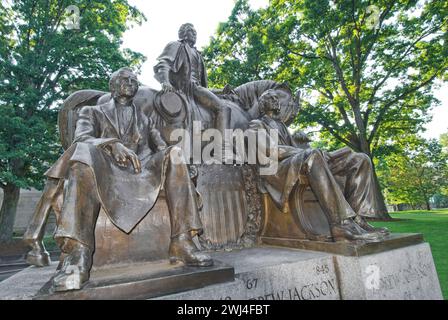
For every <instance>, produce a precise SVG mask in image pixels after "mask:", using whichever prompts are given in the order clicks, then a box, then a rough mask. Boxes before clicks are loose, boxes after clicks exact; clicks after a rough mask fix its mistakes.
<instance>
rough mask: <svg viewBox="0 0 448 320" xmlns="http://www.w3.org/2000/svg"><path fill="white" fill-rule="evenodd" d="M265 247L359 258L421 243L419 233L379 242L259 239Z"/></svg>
mask: <svg viewBox="0 0 448 320" xmlns="http://www.w3.org/2000/svg"><path fill="white" fill-rule="evenodd" d="M261 242H262V243H264V244H266V245H272V246H280V247H288V248H296V249H304V250H313V251H320V252H327V253H333V254H337V255H343V256H353V257H361V256H365V255H368V254H374V253H380V252H384V251H388V250H393V249H396V248H403V247H406V246H410V245H415V244H419V243H422V242H423V235H422V234H421V233H394V234H390V235H388V236H387V237H385V239H383V240H381V241H379V242H362V241H359V242H357V241H354V242H350V243H347V242H324V241H310V240H301V239H287V238H274V237H261Z"/></svg>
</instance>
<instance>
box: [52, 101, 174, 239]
mask: <svg viewBox="0 0 448 320" xmlns="http://www.w3.org/2000/svg"><path fill="white" fill-rule="evenodd" d="M132 107H133V108H134V113H133V119H132V121H131V122H130V124H129V127H128V128H127V130H126V132H125V134H124V135H123V136H120V133H119V130H118V122H117V114H116V109H115V101H114V100H111V101H110V102H108V103H105V104H102V105H98V106H87V107H84V108H83V109H82V110H81V111H80V114H79V118H78V121H77V123H76V131H75V140H74V142H73V144H72V145H71V146H70V148H69V149H68V150H67V151H66V152H65V153H64V154H63V155H62V156H61V157H60V158H59V160H58V161H57V162H56V163H55V164H54V165H53V166H52V167H51V168H50V169H49V170H48V171H47V172H46V176H48V177H51V178H58V179H65V178H66V177H67V175H68V171H69V168H70V164H71V163H72V162H81V163H83V164H86V165H87V166H89V167H90V168H91V169H92V172H93V175H94V177H95V182H96V190H86V192H97V193H98V197H99V199H100V202H101V205H102V207H103V209H104V210H105V212H106V213H107V215H108V216H109V218H110V219H111V221H112V222H113V223H114V224H115V225H116V226H117V227H118V228H120V229H121V230H123V231H124V232H127V233H129V232H130V231H131V230H132V229H133V228H134V227H135V226H136V225H137V224H138V222H139V221H140V220H141V219H143V218H144V216H145V215H146V214H147V213H148V212H149V211H150V210H151V208H152V207H153V206H154V203H155V201H156V200H157V197H158V195H159V192H160V190H161V188H162V186H163V183H164V179H165V172H166V163H167V161H166V160H167V157H168V152H169V151H170V148H168V149H164V150H163V151H158V152H155V153H154V152H153V150H152V149H151V145H150V143H152V144H154V146H153V147H154V148H157V149H162V148H163V147H164V146H165V143H164V142H163V140H162V139H161V137H160V134H159V132H158V131H157V130H155V129H154V126H153V123H152V120H151V119H150V118H148V117H147V116H146V115H144V113H143V112H141V110H140V109H139V108H137V107H136V106H135V105H133V106H132ZM116 141H120V142H122V143H123V144H124V145H125V146H126V147H127V148H129V149H131V150H132V151H134V152H135V153H136V154H137V156H138V158H139V159H140V161H141V164H142V172H141V173H139V174H136V173H134V168H133V167H132V165H131V164H129V165H128V167H126V168H122V167H119V166H118V165H117V164H116V162H115V160H114V159H113V158H112V156H111V155H110V153H109V151H108V150H107V149H106V148H105V146H106V145H108V144H110V143H113V142H116Z"/></svg>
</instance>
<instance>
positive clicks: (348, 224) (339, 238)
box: [331, 219, 383, 242]
mask: <svg viewBox="0 0 448 320" xmlns="http://www.w3.org/2000/svg"><path fill="white" fill-rule="evenodd" d="M331 234H332V235H333V240H334V241H335V242H350V241H358V240H361V241H366V242H379V241H381V240H383V237H382V236H381V235H380V234H379V233H376V232H367V231H364V230H362V229H361V228H360V227H359V226H358V225H356V223H355V222H354V221H353V220H351V219H347V220H345V221H343V222H342V223H341V224H339V225H333V226H331Z"/></svg>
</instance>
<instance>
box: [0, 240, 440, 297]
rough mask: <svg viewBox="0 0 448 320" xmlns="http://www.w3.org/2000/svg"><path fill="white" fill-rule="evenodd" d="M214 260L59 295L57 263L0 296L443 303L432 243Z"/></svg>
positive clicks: (106, 280)
mask: <svg viewBox="0 0 448 320" xmlns="http://www.w3.org/2000/svg"><path fill="white" fill-rule="evenodd" d="M403 244H404V243H403ZM378 250H379V249H378ZM213 258H214V259H215V262H216V264H217V266H216V267H214V268H217V269H213V268H210V269H209V270H206V269H208V268H184V267H181V266H177V267H172V266H171V267H170V266H169V264H168V263H167V262H164V263H159V264H158V265H157V264H156V263H150V264H146V263H144V264H133V265H131V266H130V265H128V266H127V267H125V266H123V267H118V268H114V269H109V270H108V272H107V273H106V272H105V271H102V272H99V271H98V270H95V271H94V272H92V278H91V282H90V283H88V284H87V286H86V287H85V288H84V289H83V290H81V291H74V292H69V293H62V294H56V295H49V294H48V289H46V288H45V287H44V288H43V289H42V287H43V286H44V285H45V284H46V283H47V282H48V281H49V279H50V278H51V276H52V275H53V274H54V271H55V268H56V265H52V266H51V267H47V268H34V267H30V268H28V269H26V270H24V271H22V272H20V273H18V274H16V275H14V276H12V277H11V278H9V279H7V280H5V281H4V282H2V283H0V299H32V298H39V299H95V298H101V299H116V298H121V299H142V298H150V297H153V298H156V299H163V300H165V299H175V300H205V299H257V300H273V299H275V300H319V299H332V300H338V299H344V300H349V299H353V300H366V299H367V300H370V299H389V300H395V299H397V300H402V299H433V300H438V299H442V293H441V289H440V285H439V281H438V277H437V273H436V270H435V267H434V262H433V259H432V255H431V250H430V247H429V245H428V244H427V243H419V244H415V245H406V246H404V247H401V248H395V249H390V248H389V250H386V251H385V250H379V251H378V252H376V253H372V254H365V255H358V256H354V255H352V256H343V255H335V254H331V253H324V252H316V251H307V250H300V249H291V248H280V247H269V246H265V247H258V248H252V249H244V250H234V251H231V252H215V253H213ZM156 265H157V266H156ZM227 265H229V266H231V267H233V268H234V270H235V277H234V278H233V269H232V268H230V269H229V268H228V267H226V266H227ZM187 269H189V270H187ZM150 270H152V271H150ZM151 272H152V275H150V273H151ZM201 273H202V274H201ZM130 275H131V276H130ZM233 279H234V280H233ZM211 281H215V282H211ZM225 281H227V282H225ZM193 288H195V289H193ZM192 289H193V290H192ZM45 290H47V293H46V294H45ZM185 290H189V291H185ZM39 291H40V292H39ZM174 292H178V293H174ZM170 293H171V294H170Z"/></svg>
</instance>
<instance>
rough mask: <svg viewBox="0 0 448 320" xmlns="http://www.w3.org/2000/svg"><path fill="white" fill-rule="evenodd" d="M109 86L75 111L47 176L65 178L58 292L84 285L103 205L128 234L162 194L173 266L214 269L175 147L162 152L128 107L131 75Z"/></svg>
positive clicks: (116, 77)
mask: <svg viewBox="0 0 448 320" xmlns="http://www.w3.org/2000/svg"><path fill="white" fill-rule="evenodd" d="M109 85H110V91H111V94H112V97H113V99H112V100H111V101H110V102H108V103H105V104H102V105H98V106H87V107H84V108H83V109H82V110H81V111H80V115H79V118H78V121H77V123H76V131H75V139H74V142H73V144H72V146H71V147H70V148H69V149H68V150H67V151H66V152H65V153H64V154H63V155H62V156H61V158H60V159H59V160H58V161H57V162H56V163H55V164H54V165H53V166H52V167H51V168H50V169H49V170H48V171H47V173H46V176H47V177H48V178H49V179H50V180H51V181H54V180H55V179H56V180H64V179H65V180H66V185H65V187H64V197H63V199H64V201H63V205H62V210H61V215H60V217H59V221H58V223H57V229H56V232H55V240H56V241H57V243H58V245H59V246H60V248H61V250H62V252H63V253H64V254H65V259H64V261H63V263H62V267H61V268H60V270H58V272H57V274H56V276H55V277H54V279H53V285H54V288H55V290H56V291H65V290H68V289H79V288H81V286H82V285H83V284H84V283H85V282H86V281H87V280H88V279H89V272H90V268H91V266H92V254H93V250H94V243H95V239H94V228H95V222H96V219H97V217H98V214H99V211H100V208H101V207H102V208H103V209H104V211H105V212H106V214H107V215H108V217H109V218H110V220H111V221H112V222H113V223H114V224H115V225H116V226H117V227H118V228H119V229H121V230H122V231H124V232H127V233H129V232H131V231H132V229H133V228H134V227H135V226H136V225H137V224H138V223H139V222H140V221H141V220H142V219H143V218H144V217H145V215H146V214H148V212H149V211H150V210H151V208H152V207H153V206H154V203H155V201H156V200H157V197H158V195H159V192H160V190H161V189H162V188H164V189H165V191H166V197H167V203H168V207H169V213H170V221H171V244H170V248H169V256H170V261H171V263H175V262H176V261H182V262H184V263H185V264H186V265H190V266H210V265H212V264H213V261H212V260H211V259H210V257H208V256H207V255H205V254H203V253H201V252H200V251H199V250H198V249H197V247H196V246H195V244H194V243H193V241H192V237H193V236H195V235H199V234H201V232H202V225H201V221H200V218H199V214H198V208H197V199H196V190H195V187H194V185H193V183H192V182H191V180H190V177H189V173H188V168H187V165H186V163H185V161H184V159H183V158H182V152H181V150H180V148H178V147H176V146H172V147H167V145H166V143H165V142H164V141H163V140H162V138H161V137H160V133H159V131H158V130H157V129H155V127H154V125H153V123H152V120H151V119H150V118H148V117H147V116H146V115H144V114H143V112H142V111H141V110H140V109H139V108H137V107H136V106H135V104H134V103H133V98H134V96H135V94H136V92H137V90H138V81H137V77H136V76H135V74H134V73H133V72H132V71H131V70H130V69H128V68H122V69H120V70H118V71H116V72H115V73H114V74H113V75H112V76H111V79H110V83H109ZM151 147H152V148H153V149H154V151H153V149H152V148H151ZM30 234H32V232H30ZM73 270H77V271H78V272H75V273H73V274H72V272H73ZM69 277H71V279H72V280H73V277H77V278H76V279H75V283H77V284H78V286H77V287H76V286H75V287H73V286H71V287H70V288H68V287H67V285H66V283H67V279H68V278H69ZM72 284H73V281H72Z"/></svg>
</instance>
